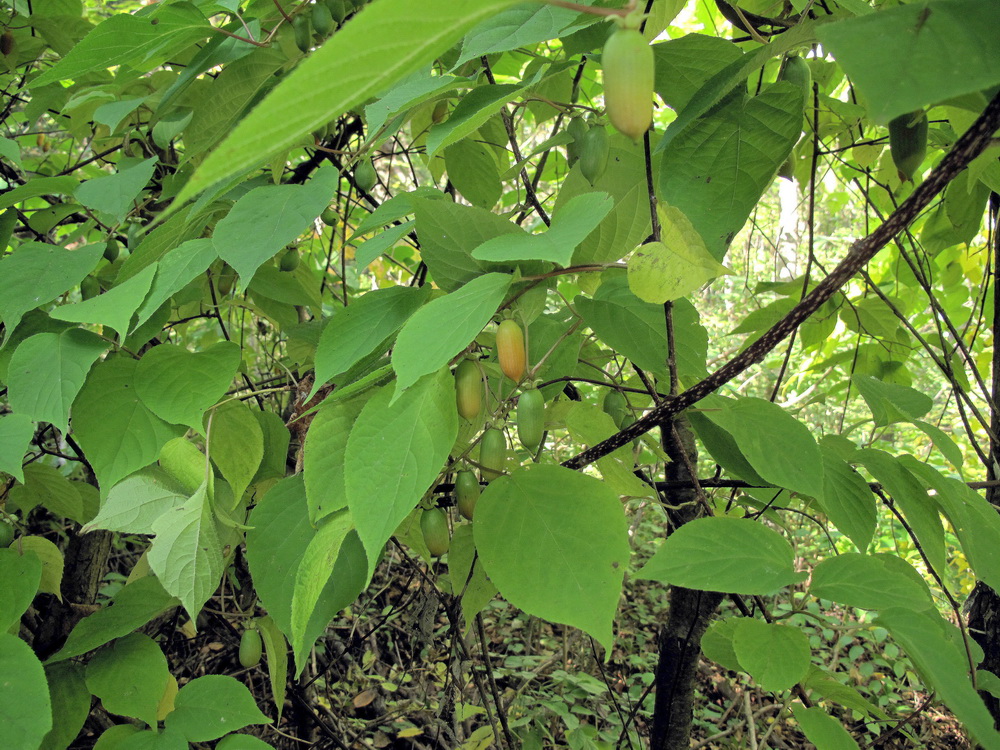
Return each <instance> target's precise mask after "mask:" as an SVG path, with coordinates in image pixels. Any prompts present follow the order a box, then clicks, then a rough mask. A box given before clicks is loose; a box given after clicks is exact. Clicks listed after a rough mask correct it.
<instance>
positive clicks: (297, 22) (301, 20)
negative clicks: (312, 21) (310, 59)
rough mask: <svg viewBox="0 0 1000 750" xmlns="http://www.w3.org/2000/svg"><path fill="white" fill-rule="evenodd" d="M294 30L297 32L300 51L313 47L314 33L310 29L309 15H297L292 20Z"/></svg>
mask: <svg viewBox="0 0 1000 750" xmlns="http://www.w3.org/2000/svg"><path fill="white" fill-rule="evenodd" d="M292 30H293V31H294V32H295V46H296V47H298V48H299V52H308V51H309V48H310V47H312V33H311V31H310V29H309V17H308V16H304V15H299V16H296V17H295V19H294V20H293V21H292Z"/></svg>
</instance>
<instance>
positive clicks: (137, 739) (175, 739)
mask: <svg viewBox="0 0 1000 750" xmlns="http://www.w3.org/2000/svg"><path fill="white" fill-rule="evenodd" d="M114 728H115V727H112V729H114ZM110 731H111V730H108V732H110ZM108 732H105V733H104V734H105V735H106V734H108ZM103 737H104V735H102V738H103ZM189 748H190V745H189V744H188V743H187V741H186V740H185V739H184V735H183V734H182V733H181V732H180V731H178V730H176V729H172V728H170V727H167V728H165V729H163V730H160V731H154V730H152V729H143V730H142V731H141V732H135V733H129V734H128V735H127V736H125V737H124V739H122V740H121V745H120V746H119V745H114V746H113V747H112V748H110V750H189Z"/></svg>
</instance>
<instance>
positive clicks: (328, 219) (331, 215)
mask: <svg viewBox="0 0 1000 750" xmlns="http://www.w3.org/2000/svg"><path fill="white" fill-rule="evenodd" d="M319 220H320V221H322V222H323V223H324V224H326V225H327V226H328V227H335V226H337V224H339V223H340V214H338V213H337V212H336V211H334V210H333V209H332V208H327V209H325V210H324V211H323V213H321V214H320V215H319Z"/></svg>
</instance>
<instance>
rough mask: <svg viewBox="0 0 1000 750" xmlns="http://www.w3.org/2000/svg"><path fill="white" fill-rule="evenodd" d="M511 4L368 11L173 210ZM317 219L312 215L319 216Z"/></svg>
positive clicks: (446, 1)
mask: <svg viewBox="0 0 1000 750" xmlns="http://www.w3.org/2000/svg"><path fill="white" fill-rule="evenodd" d="M515 1H516V0H476V2H469V1H468V0H466V1H465V2H460V3H456V2H454V1H453V0H426V2H422V3H420V4H419V6H417V5H414V4H413V3H412V1H411V0H380V2H378V3H375V4H373V5H369V6H366V7H365V8H364V9H363V10H362V11H361V12H359V13H357V14H356V15H355V16H354V17H353V18H352V19H351V20H350V21H349V22H348V23H346V24H345V25H344V26H343V27H342V28H341V29H339V30H338V31H337V33H336V34H334V35H333V36H332V37H331V38H330V40H329V41H328V42H326V43H325V44H324V45H323V46H322V47H320V48H319V49H317V50H316V51H315V52H313V53H312V54H311V55H309V56H308V57H306V58H305V59H304V60H303V61H302V63H301V64H300V65H299V66H298V67H297V68H296V69H295V70H294V71H293V72H292V73H290V74H289V75H288V76H286V77H285V79H284V80H283V81H282V82H281V83H280V84H279V85H278V86H277V87H276V88H275V89H274V91H272V92H271V93H270V94H269V95H268V96H267V97H266V98H265V99H264V101H262V102H261V103H260V104H259V105H257V107H256V108H254V109H253V110H252V111H251V113H250V114H249V115H247V117H246V118H244V119H243V120H242V121H241V122H240V123H239V124H238V125H237V126H236V127H235V128H234V129H233V131H232V133H230V135H229V137H228V138H226V140H225V141H223V143H222V145H221V146H219V148H217V149H215V150H214V151H213V152H212V153H211V154H209V156H208V158H207V159H206V160H205V161H204V162H203V163H202V164H201V166H200V167H199V169H198V171H197V172H196V173H195V175H194V176H193V177H192V178H191V180H190V181H189V182H188V184H187V185H185V187H184V189H183V190H182V191H181V194H180V195H179V196H178V197H177V201H176V204H180V203H181V202H183V201H185V200H187V199H188V198H190V197H192V196H194V195H196V194H197V193H199V192H201V191H202V190H205V189H206V188H208V187H211V186H213V185H216V184H218V183H222V182H225V181H228V180H229V179H231V178H232V177H235V176H236V175H239V174H242V173H244V172H246V171H247V170H248V169H251V168H252V167H254V166H255V165H257V164H260V163H262V162H264V161H266V160H267V159H268V158H269V157H270V156H272V155H273V154H277V153H280V152H282V151H284V150H285V149H287V148H289V147H290V146H292V145H293V144H294V143H295V141H296V139H297V138H299V136H301V135H303V134H305V133H308V132H310V131H312V130H315V129H316V128H317V127H318V126H320V125H323V124H325V123H328V122H330V121H331V120H333V119H336V118H337V117H339V116H340V115H342V114H343V113H344V112H346V111H347V110H349V109H351V108H352V107H355V106H357V105H358V104H361V103H362V102H364V101H365V100H366V99H369V98H371V97H372V96H375V95H377V94H379V93H380V92H382V91H384V90H385V89H387V88H388V87H389V86H391V85H392V84H393V83H395V82H396V81H398V80H400V79H402V78H403V77H404V76H406V75H408V74H410V73H412V72H413V71H415V70H418V69H419V68H420V67H421V66H424V65H427V64H428V63H430V62H432V61H433V60H435V59H437V57H438V56H439V55H440V54H442V53H443V52H445V51H446V50H447V49H448V48H449V47H451V46H452V45H454V44H455V42H456V41H458V40H459V39H460V38H461V37H462V35H463V34H464V33H465V32H466V31H467V30H468V29H470V28H472V27H473V26H475V25H476V24H477V23H479V22H480V21H482V20H484V19H486V18H489V17H490V16H492V15H493V14H494V13H496V12H497V11H498V10H501V9H502V8H504V7H507V6H509V5H513V4H514V2H515ZM318 213H319V212H317V214H318Z"/></svg>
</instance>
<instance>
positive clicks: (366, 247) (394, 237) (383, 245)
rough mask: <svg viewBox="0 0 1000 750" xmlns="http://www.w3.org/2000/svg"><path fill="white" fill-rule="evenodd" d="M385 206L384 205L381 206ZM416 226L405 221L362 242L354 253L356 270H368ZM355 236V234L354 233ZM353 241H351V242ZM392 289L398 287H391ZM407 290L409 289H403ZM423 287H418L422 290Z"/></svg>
mask: <svg viewBox="0 0 1000 750" xmlns="http://www.w3.org/2000/svg"><path fill="white" fill-rule="evenodd" d="M382 205H383V206H384V205H385V204H384V203H383V204H382ZM416 225H417V222H415V221H412V220H411V221H407V222H404V223H402V224H400V225H398V226H395V227H390V228H389V229H386V230H385V231H383V232H379V233H378V234H376V235H375V236H374V237H372V238H371V239H369V240H364V241H363V242H360V243H358V244H357V247H356V249H355V251H354V262H355V263H356V264H357V267H358V270H359V271H360V270H362V269H364V268H368V266H369V265H371V264H372V263H373V262H374V261H375V260H376V258H378V257H379V256H380V255H382V254H383V253H385V252H388V251H389V249H390V248H392V247H394V246H395V244H396V243H397V242H399V240H400V239H402V238H403V237H405V236H406V235H408V234H409V233H410V232H412V231H413V228H414V227H415V226H416ZM355 235H357V232H355ZM352 241H353V240H352ZM392 288H394V289H396V288H398V287H392ZM405 288H409V287H405ZM423 288H424V287H420V289H423Z"/></svg>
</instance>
